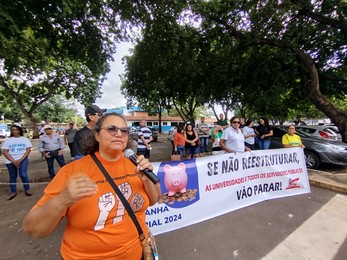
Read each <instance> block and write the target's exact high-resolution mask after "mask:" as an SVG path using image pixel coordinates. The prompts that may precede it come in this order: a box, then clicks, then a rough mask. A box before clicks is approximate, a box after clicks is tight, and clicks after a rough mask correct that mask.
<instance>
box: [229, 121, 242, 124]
mask: <svg viewBox="0 0 347 260" xmlns="http://www.w3.org/2000/svg"><path fill="white" fill-rule="evenodd" d="M231 123H233V124H240V121H232V122H231Z"/></svg>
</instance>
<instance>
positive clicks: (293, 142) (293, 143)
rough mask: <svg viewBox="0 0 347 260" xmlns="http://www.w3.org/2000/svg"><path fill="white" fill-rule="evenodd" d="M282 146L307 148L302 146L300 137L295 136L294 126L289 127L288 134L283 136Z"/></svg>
mask: <svg viewBox="0 0 347 260" xmlns="http://www.w3.org/2000/svg"><path fill="white" fill-rule="evenodd" d="M282 145H283V147H284V148H290V147H301V148H305V146H304V145H303V144H302V141H301V138H300V136H298V135H297V134H295V126H294V125H290V126H288V133H286V134H285V135H284V136H282Z"/></svg>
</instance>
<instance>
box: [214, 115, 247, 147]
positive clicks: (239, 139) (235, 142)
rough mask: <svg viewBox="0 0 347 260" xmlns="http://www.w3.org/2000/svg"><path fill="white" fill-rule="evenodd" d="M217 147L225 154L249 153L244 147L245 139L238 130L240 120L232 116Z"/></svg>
mask: <svg viewBox="0 0 347 260" xmlns="http://www.w3.org/2000/svg"><path fill="white" fill-rule="evenodd" d="M219 145H220V147H221V148H222V149H223V150H225V151H226V152H227V153H243V152H245V151H251V149H249V148H248V147H247V146H245V137H244V136H243V133H242V131H241V129H240V118H238V117H237V116H233V117H232V118H231V119H230V126H229V127H228V128H226V129H224V131H223V134H222V137H221V139H220V142H219Z"/></svg>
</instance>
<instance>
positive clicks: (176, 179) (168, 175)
mask: <svg viewBox="0 0 347 260" xmlns="http://www.w3.org/2000/svg"><path fill="white" fill-rule="evenodd" d="M164 173H165V176H164V184H165V187H166V189H167V190H168V195H169V196H174V195H175V194H176V192H180V193H185V192H186V190H187V189H186V186H187V183H188V175H187V172H186V165H185V164H184V163H180V164H179V165H178V166H175V167H171V166H170V165H168V164H166V165H165V166H164Z"/></svg>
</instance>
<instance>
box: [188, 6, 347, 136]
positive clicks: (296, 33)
mask: <svg viewBox="0 0 347 260" xmlns="http://www.w3.org/2000/svg"><path fill="white" fill-rule="evenodd" d="M190 3H191V6H192V9H193V11H194V12H195V13H196V14H198V15H199V16H200V19H201V20H202V27H203V28H208V29H209V30H210V33H211V31H213V32H214V33H215V34H217V33H222V34H228V35H230V36H232V37H233V38H234V39H237V41H239V46H241V47H242V46H243V47H244V49H251V48H254V47H257V46H261V47H262V48H263V47H266V48H269V47H270V48H279V49H281V50H284V51H285V52H287V53H291V54H292V55H293V56H294V57H295V58H296V67H297V70H298V73H299V79H300V84H301V89H302V91H303V92H304V93H305V95H306V96H307V97H308V98H309V100H310V101H311V102H312V103H313V104H314V105H315V106H316V107H317V108H318V109H319V110H321V111H322V112H323V113H324V114H326V115H327V116H328V117H329V118H330V119H331V120H332V121H333V122H334V123H335V124H336V125H337V126H338V128H339V130H340V132H341V133H342V136H343V140H344V142H347V110H346V109H343V110H341V109H339V108H337V107H336V106H335V105H334V104H333V103H332V102H331V101H330V99H329V97H332V96H335V97H340V98H341V97H344V96H345V95H346V71H345V70H344V68H345V62H346V60H347V57H346V54H347V53H346V51H345V43H346V35H347V34H346V32H347V26H346V25H347V21H346V9H347V6H346V5H345V3H344V2H343V1H341V0H334V1H323V2H316V1H315V2H310V1H299V0H298V1H286V2H283V1H269V2H258V1H245V2H243V1H239V2H234V1H218V2H217V1H209V2H202V1H190ZM294 64H295V63H294ZM320 79H322V83H323V84H322V87H323V88H322V89H321V88H320ZM336 83H338V84H336ZM327 86H329V88H327ZM322 91H324V92H322Z"/></svg>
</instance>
